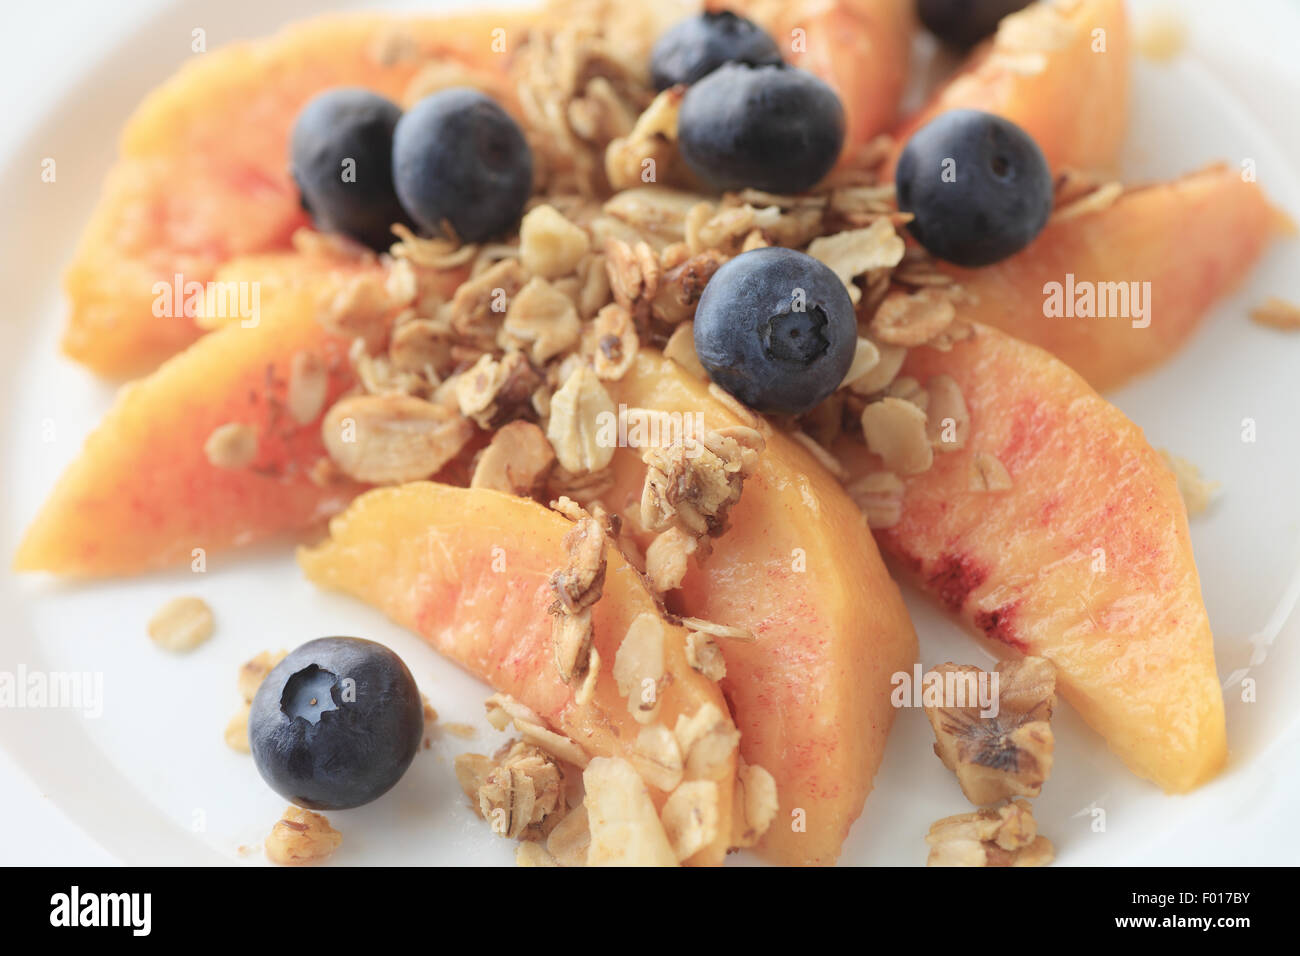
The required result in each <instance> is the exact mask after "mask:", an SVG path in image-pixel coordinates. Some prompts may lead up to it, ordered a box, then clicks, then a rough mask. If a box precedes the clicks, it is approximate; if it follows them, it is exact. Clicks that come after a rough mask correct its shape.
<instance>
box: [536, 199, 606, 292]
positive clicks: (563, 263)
mask: <svg viewBox="0 0 1300 956" xmlns="http://www.w3.org/2000/svg"><path fill="white" fill-rule="evenodd" d="M590 248H591V237H590V236H588V235H587V231H586V230H585V229H583V228H581V227H580V226H575V225H574V224H573V223H571V222H569V220H567V219H565V218H564V216H562V215H561V214H560V213H559V212H558V211H557V210H556V209H555V207H554V206H549V205H546V204H542V205H540V206H535V207H533V208H532V209H530V210H529V211H528V213H527V214H526V215H525V216H524V218H523V220H522V221H521V222H520V223H519V258H520V261H521V262H522V263H523V266H524V268H525V269H526V270H527V271H528V272H530V273H532V274H533V275H535V276H541V277H542V278H543V279H556V278H559V277H560V276H566V275H569V274H570V273H571V272H573V271H574V269H576V268H577V265H578V261H579V260H580V259H581V258H582V257H583V256H585V255H586V254H587V252H588V250H589V249H590Z"/></svg>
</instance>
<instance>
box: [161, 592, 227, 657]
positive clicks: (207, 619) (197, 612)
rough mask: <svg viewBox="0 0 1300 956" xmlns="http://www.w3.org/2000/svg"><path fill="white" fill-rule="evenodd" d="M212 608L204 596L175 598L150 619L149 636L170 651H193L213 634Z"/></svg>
mask: <svg viewBox="0 0 1300 956" xmlns="http://www.w3.org/2000/svg"><path fill="white" fill-rule="evenodd" d="M212 629H213V620H212V608H210V607H208V605H207V603H206V602H205V601H204V600H203V599H202V598H197V597H178V598H173V599H172V600H170V601H168V602H167V603H166V604H164V605H163V606H162V607H161V608H159V610H158V612H157V613H156V614H154V616H153V617H152V618H150V619H149V637H150V638H151V639H152V640H153V642H154V643H155V644H157V645H158V646H159V647H161V648H163V649H164V650H168V651H177V652H184V651H192V650H194V648H196V647H198V646H199V645H200V644H202V643H204V642H205V641H206V640H208V638H210V637H211V636H212Z"/></svg>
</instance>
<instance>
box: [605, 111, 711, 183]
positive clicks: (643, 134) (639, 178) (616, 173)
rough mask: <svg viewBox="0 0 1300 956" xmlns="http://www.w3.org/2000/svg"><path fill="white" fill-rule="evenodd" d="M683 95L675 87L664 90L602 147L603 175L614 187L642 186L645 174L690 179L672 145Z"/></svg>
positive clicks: (675, 180)
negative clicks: (624, 131)
mask: <svg viewBox="0 0 1300 956" xmlns="http://www.w3.org/2000/svg"><path fill="white" fill-rule="evenodd" d="M684 94H685V90H684V89H683V88H682V87H678V86H672V87H669V88H668V89H666V90H664V91H663V92H662V93H660V94H659V95H658V96H656V97H655V98H654V100H653V101H652V102H651V103H650V105H649V106H648V107H646V110H645V112H643V113H642V114H641V116H640V117H639V118H638V119H637V121H636V123H635V125H634V126H633V127H632V129H631V131H630V132H628V134H627V135H626V136H621V137H618V138H616V139H613V140H611V141H610V143H609V146H607V147H606V149H605V175H606V177H608V179H609V182H610V185H611V186H612V187H613V188H614V189H615V190H628V191H631V190H634V189H635V188H637V187H641V188H644V183H645V182H646V176H647V175H651V176H652V180H651V181H655V180H662V181H663V182H673V183H685V182H689V181H690V178H691V177H690V174H689V171H687V170H686V168H685V165H684V163H683V161H682V160H681V158H680V156H679V155H678V152H677V148H676V141H677V114H678V111H679V110H680V109H681V103H682V96H683V95H684Z"/></svg>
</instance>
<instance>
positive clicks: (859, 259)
mask: <svg viewBox="0 0 1300 956" xmlns="http://www.w3.org/2000/svg"><path fill="white" fill-rule="evenodd" d="M905 249H906V246H905V245H904V244H903V240H902V239H901V238H900V237H899V235H898V233H897V232H895V231H894V225H893V223H891V222H890V221H889V220H888V219H877V220H876V221H875V222H873V223H872V224H871V225H870V226H867V227H866V228H865V229H849V230H846V231H844V232H838V233H836V234H834V235H832V236H822V237H820V238H818V239H814V240H813V241H812V243H811V245H809V246H808V255H810V256H812V257H813V258H814V259H820V260H821V261H822V262H824V263H825V264H826V265H827V266H828V267H829V268H830V269H831V271H832V272H834V273H835V274H836V275H837V276H839V277H840V281H841V282H843V283H844V286H845V288H847V289H848V290H849V297H850V298H852V299H853V301H854V302H855V303H856V302H857V301H858V300H859V299H861V298H862V290H861V289H859V288H858V287H857V286H856V285H855V284H854V282H853V280H854V278H855V277H857V276H860V275H863V274H864V273H866V272H867V271H869V270H871V269H892V268H893V267H894V266H896V265H898V264H899V262H901V261H902V259H903V252H904V250H905Z"/></svg>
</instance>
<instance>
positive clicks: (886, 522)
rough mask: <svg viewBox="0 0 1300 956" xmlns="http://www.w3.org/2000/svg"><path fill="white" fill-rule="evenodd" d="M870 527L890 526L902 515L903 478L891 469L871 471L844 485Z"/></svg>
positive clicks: (904, 488) (896, 522) (904, 489)
mask: <svg viewBox="0 0 1300 956" xmlns="http://www.w3.org/2000/svg"><path fill="white" fill-rule="evenodd" d="M844 490H845V491H847V492H848V493H849V497H850V498H852V499H853V501H854V503H855V504H857V506H858V507H859V508H861V509H862V513H863V514H864V515H866V518H867V526H868V527H871V528H879V529H884V528H892V527H894V525H896V524H898V522H899V520H900V519H901V518H902V517H903V494H904V492H905V491H906V487H905V486H904V484H903V480H902V479H901V478H899V477H898V476H897V475H896V474H894V473H893V472H892V471H873V472H871V473H870V474H868V475H863V476H862V477H861V478H858V479H856V480H854V481H853V482H851V483H850V484H848V485H847V486H845V489H844Z"/></svg>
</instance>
